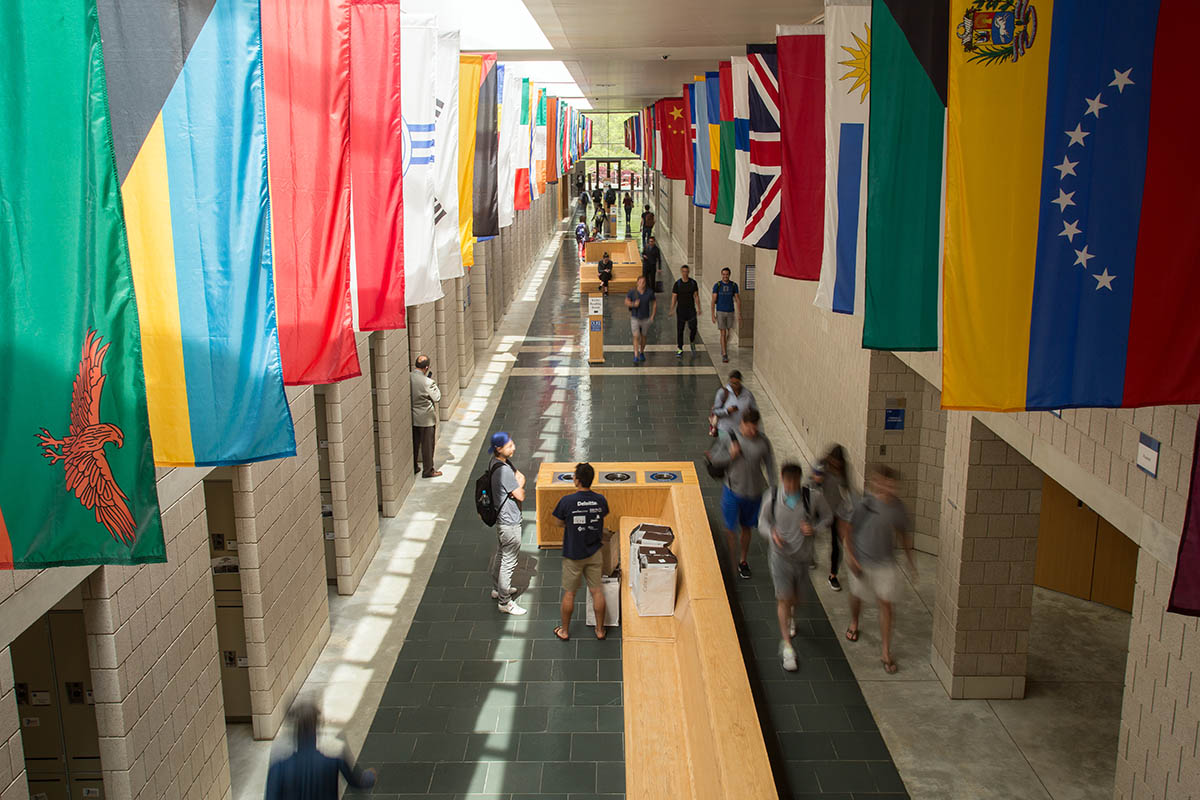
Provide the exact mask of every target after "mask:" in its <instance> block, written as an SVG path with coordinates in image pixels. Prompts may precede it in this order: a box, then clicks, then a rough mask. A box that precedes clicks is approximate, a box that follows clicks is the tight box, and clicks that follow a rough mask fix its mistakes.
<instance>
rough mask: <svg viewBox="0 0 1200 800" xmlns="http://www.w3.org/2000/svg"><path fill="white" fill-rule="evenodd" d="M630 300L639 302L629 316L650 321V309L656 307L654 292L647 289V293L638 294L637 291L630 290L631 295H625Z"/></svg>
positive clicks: (630, 310)
mask: <svg viewBox="0 0 1200 800" xmlns="http://www.w3.org/2000/svg"><path fill="white" fill-rule="evenodd" d="M625 296H626V297H628V298H629V299H630V300H637V301H638V305H637V306H635V307H634V308H631V309H629V314H630V316H632V317H633V318H634V319H650V309H651V308H653V307H654V290H653V289H651V288H649V287H647V289H646V291H644V292H638V290H637V289H630V290H629V294H627V295H625Z"/></svg>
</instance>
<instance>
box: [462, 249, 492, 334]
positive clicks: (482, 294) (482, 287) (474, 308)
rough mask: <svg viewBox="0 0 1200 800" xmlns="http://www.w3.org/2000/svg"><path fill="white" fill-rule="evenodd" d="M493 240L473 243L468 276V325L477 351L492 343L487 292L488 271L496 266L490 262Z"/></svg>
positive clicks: (490, 308) (490, 310) (490, 307)
mask: <svg viewBox="0 0 1200 800" xmlns="http://www.w3.org/2000/svg"><path fill="white" fill-rule="evenodd" d="M494 242H495V239H493V240H492V241H490V242H477V243H476V244H475V266H473V267H471V274H470V276H469V279H470V287H471V305H470V308H469V309H468V310H469V311H470V312H471V318H470V322H469V325H470V330H471V338H473V339H474V340H475V349H476V351H477V352H478V351H483V350H487V349H488V348H489V347H491V344H492V332H493V330H494V329H493V327H492V313H493V312H492V303H493V298H492V297H491V296H490V295H489V292H490V284H491V283H492V282H493V281H492V277H491V275H490V274H489V273H490V271H491V270H493V269H495V268H496V267H495V265H494V264H493V262H492V245H493V244H494Z"/></svg>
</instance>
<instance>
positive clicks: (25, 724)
mask: <svg viewBox="0 0 1200 800" xmlns="http://www.w3.org/2000/svg"><path fill="white" fill-rule="evenodd" d="M21 727H22V728H40V727H42V718H41V717H22V718H21Z"/></svg>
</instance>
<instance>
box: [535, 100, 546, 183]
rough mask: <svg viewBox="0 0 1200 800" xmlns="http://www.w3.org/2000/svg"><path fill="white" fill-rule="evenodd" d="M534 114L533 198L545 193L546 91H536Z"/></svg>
mask: <svg viewBox="0 0 1200 800" xmlns="http://www.w3.org/2000/svg"><path fill="white" fill-rule="evenodd" d="M536 109H537V111H536V114H535V118H534V123H533V163H534V167H535V169H536V170H537V179H536V180H535V181H534V196H535V197H541V196H542V195H544V194H545V193H546V90H545V89H538V93H537V105H536Z"/></svg>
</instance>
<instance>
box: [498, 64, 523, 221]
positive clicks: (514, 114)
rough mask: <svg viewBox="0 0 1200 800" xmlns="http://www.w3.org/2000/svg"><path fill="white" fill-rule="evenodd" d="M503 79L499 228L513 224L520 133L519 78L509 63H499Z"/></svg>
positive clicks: (500, 109) (499, 168)
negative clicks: (502, 71)
mask: <svg viewBox="0 0 1200 800" xmlns="http://www.w3.org/2000/svg"><path fill="white" fill-rule="evenodd" d="M498 69H502V70H504V73H503V75H504V80H502V81H499V86H500V87H501V89H500V105H499V113H500V145H499V152H498V155H497V160H496V164H497V166H496V169H497V172H498V178H499V181H498V186H499V193H500V198H499V206H500V227H501V228H507V227H509V226H510V225H512V224H513V218H514V215H515V213H514V212H515V206H514V204H515V202H516V187H517V141H518V140H519V139H520V132H521V76H520V75H518V74H517V71H516V69H514V68H513V65H512V64H501V65H499V67H498Z"/></svg>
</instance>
